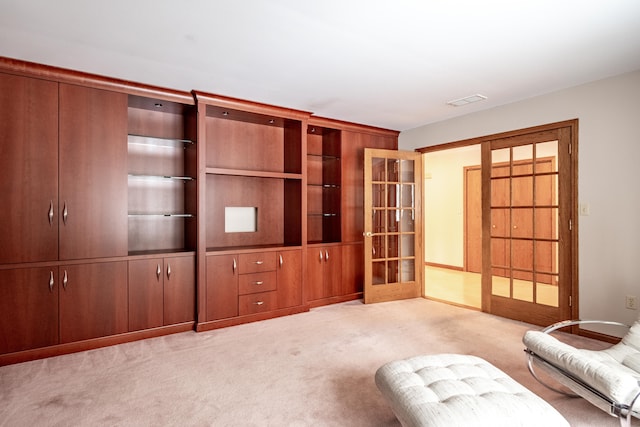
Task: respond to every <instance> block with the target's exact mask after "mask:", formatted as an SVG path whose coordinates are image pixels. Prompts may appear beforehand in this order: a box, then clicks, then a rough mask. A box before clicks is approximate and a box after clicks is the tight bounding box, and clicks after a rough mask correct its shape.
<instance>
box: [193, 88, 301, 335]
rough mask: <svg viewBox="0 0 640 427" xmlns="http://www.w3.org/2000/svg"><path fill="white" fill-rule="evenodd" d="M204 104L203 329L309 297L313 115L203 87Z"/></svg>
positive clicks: (285, 310)
mask: <svg viewBox="0 0 640 427" xmlns="http://www.w3.org/2000/svg"><path fill="white" fill-rule="evenodd" d="M194 95H195V98H196V101H197V108H198V141H199V146H198V150H199V151H198V153H199V162H198V164H199V168H200V170H201V172H200V174H199V176H198V180H199V183H200V184H199V187H198V188H199V190H198V200H199V205H198V228H199V234H198V314H197V322H198V324H197V330H206V329H212V328H218V327H223V326H229V325H233V324H239V323H245V322H249V321H254V320H260V319H265V318H269V317H274V316H279V315H286V314H292V313H296V312H300V311H305V310H307V309H308V307H306V306H305V305H304V304H303V302H304V299H303V296H302V295H303V294H302V292H303V289H302V271H303V270H302V268H303V266H302V258H301V252H302V247H303V244H304V242H305V236H304V232H305V229H306V217H305V216H304V215H305V212H306V199H305V198H304V194H305V185H306V182H305V174H304V173H303V170H304V163H305V161H306V158H305V156H306V150H305V149H306V144H305V140H306V123H307V119H308V116H309V114H308V113H305V112H301V111H296V110H289V109H285V108H280V107H274V106H269V105H264V104H257V103H252V102H247V101H241V100H236V99H232V98H226V97H221V96H216V95H209V94H204V93H200V92H194Z"/></svg>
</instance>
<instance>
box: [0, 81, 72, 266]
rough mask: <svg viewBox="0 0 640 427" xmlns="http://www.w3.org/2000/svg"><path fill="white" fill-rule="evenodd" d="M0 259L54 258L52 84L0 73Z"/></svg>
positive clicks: (55, 133)
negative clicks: (0, 204)
mask: <svg viewBox="0 0 640 427" xmlns="http://www.w3.org/2000/svg"><path fill="white" fill-rule="evenodd" d="M0 143H1V144H2V150H1V152H2V155H1V156H0V170H2V179H0V194H2V195H3V198H4V203H3V205H4V206H5V209H0V236H2V244H0V264H11V263H18V262H36V261H54V260H57V259H58V218H59V212H60V209H59V208H58V84H57V83H55V82H51V81H47V80H41V79H35V78H29V77H23V76H16V75H11V74H2V73H0Z"/></svg>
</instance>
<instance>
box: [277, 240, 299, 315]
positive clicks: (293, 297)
mask: <svg viewBox="0 0 640 427" xmlns="http://www.w3.org/2000/svg"><path fill="white" fill-rule="evenodd" d="M277 262H278V267H277V270H276V272H277V281H278V308H279V309H280V308H288V307H295V306H300V305H302V301H303V299H302V251H301V250H287V251H279V252H278V259H277Z"/></svg>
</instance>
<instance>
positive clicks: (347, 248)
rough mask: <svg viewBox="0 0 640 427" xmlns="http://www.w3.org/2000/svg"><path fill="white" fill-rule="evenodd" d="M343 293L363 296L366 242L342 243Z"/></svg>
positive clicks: (357, 296)
mask: <svg viewBox="0 0 640 427" xmlns="http://www.w3.org/2000/svg"><path fill="white" fill-rule="evenodd" d="M342 286H343V288H342V295H345V296H349V295H350V296H352V297H353V298H359V297H362V292H363V290H364V288H363V286H364V244H362V243H349V244H344V245H342Z"/></svg>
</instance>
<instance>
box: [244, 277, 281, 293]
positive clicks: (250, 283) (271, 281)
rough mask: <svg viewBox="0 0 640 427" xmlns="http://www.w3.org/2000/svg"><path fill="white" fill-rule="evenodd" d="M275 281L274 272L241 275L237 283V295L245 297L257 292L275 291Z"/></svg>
mask: <svg viewBox="0 0 640 427" xmlns="http://www.w3.org/2000/svg"><path fill="white" fill-rule="evenodd" d="M277 280H278V279H277V277H276V272H275V271H267V272H263V273H251V274H241V275H240V278H239V281H238V293H239V294H240V295H246V294H255V293H257V292H266V291H275V290H276V288H277Z"/></svg>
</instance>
